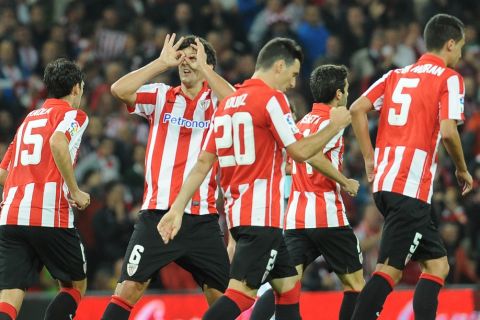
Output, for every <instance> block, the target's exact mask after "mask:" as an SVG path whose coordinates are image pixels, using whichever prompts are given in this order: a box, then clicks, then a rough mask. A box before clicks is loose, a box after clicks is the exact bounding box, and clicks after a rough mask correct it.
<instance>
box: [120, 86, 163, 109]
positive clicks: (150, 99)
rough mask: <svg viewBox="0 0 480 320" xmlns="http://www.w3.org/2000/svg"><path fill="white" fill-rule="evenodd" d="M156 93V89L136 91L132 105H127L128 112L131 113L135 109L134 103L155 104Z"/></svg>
mask: <svg viewBox="0 0 480 320" xmlns="http://www.w3.org/2000/svg"><path fill="white" fill-rule="evenodd" d="M157 93H158V89H157V90H155V92H137V99H136V100H135V103H134V104H133V106H128V105H127V110H128V112H130V113H132V112H134V111H135V105H136V104H151V105H156V103H157Z"/></svg>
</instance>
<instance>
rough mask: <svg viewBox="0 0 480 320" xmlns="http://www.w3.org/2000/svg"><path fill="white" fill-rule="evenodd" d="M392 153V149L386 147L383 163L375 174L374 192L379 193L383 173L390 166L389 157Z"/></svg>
mask: <svg viewBox="0 0 480 320" xmlns="http://www.w3.org/2000/svg"><path fill="white" fill-rule="evenodd" d="M389 153H390V147H386V148H385V150H384V151H383V159H382V162H381V163H380V164H379V165H378V169H377V173H376V174H375V179H374V181H373V192H377V191H378V183H379V182H380V178H381V177H382V176H383V171H384V170H385V167H386V166H387V164H388V155H389Z"/></svg>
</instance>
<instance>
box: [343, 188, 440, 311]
mask: <svg viewBox="0 0 480 320" xmlns="http://www.w3.org/2000/svg"><path fill="white" fill-rule="evenodd" d="M374 199H375V203H376V205H377V207H378V209H379V210H380V212H381V213H382V214H383V216H384V217H385V224H384V226H383V233H382V239H381V241H380V252H379V257H378V262H379V263H378V264H377V267H376V271H375V272H374V273H373V276H372V277H371V278H370V280H369V281H368V282H367V284H366V285H365V288H364V289H363V290H362V292H361V293H360V295H359V297H358V299H357V304H356V306H355V311H354V313H353V316H352V320H360V319H361V320H369V319H376V318H377V317H378V316H379V315H380V312H381V310H382V308H383V304H384V303H385V300H386V299H387V296H388V295H389V294H390V292H392V290H393V287H394V286H395V284H396V283H398V281H399V280H400V279H401V277H402V270H403V269H404V268H405V265H406V264H407V263H408V261H409V260H410V259H411V258H412V256H413V254H414V253H415V251H416V250H417V248H418V246H419V244H420V240H421V239H422V232H423V230H424V229H425V226H426V225H428V224H429V223H430V221H431V219H430V211H429V209H430V206H429V205H428V204H427V203H425V202H422V201H420V200H417V199H414V198H410V197H406V196H403V195H400V194H395V193H391V192H378V193H375V194H374Z"/></svg>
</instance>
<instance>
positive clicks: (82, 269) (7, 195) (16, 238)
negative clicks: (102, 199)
mask: <svg viewBox="0 0 480 320" xmlns="http://www.w3.org/2000/svg"><path fill="white" fill-rule="evenodd" d="M44 82H45V85H46V87H47V90H48V93H49V96H51V97H52V98H50V99H47V100H46V101H45V103H44V104H43V106H42V107H41V108H40V109H38V110H34V111H32V112H30V113H29V114H28V115H27V116H26V118H25V120H24V121H23V123H22V124H21V125H20V127H19V128H18V130H17V133H16V135H15V137H14V140H13V142H12V144H11V145H10V147H9V149H8V151H7V153H6V155H5V157H4V159H3V161H2V164H1V165H0V168H1V169H2V171H1V175H2V179H1V180H3V179H4V177H5V175H6V181H5V187H4V190H3V195H4V197H3V199H4V202H3V205H2V209H1V214H0V289H1V292H0V319H1V320H11V319H15V318H16V315H17V313H18V311H19V310H20V306H21V304H22V301H23V298H24V296H25V291H26V289H27V288H29V287H30V286H31V285H32V284H34V283H35V282H36V281H37V280H38V273H39V271H40V270H41V268H42V267H43V266H45V267H46V268H47V269H48V271H49V272H50V274H51V275H52V276H53V277H54V278H55V279H57V280H58V281H59V284H60V288H61V290H60V293H59V294H58V295H57V296H56V297H55V299H53V301H52V302H51V303H50V305H49V306H48V308H47V311H46V314H45V319H52V320H53V319H73V317H74V316H75V311H76V309H77V306H78V303H79V302H80V299H81V297H82V296H83V295H84V293H85V289H86V262H85V254H84V252H83V245H82V243H81V241H80V237H79V235H78V232H77V230H76V229H75V227H74V226H73V219H74V217H73V211H72V209H71V206H73V207H76V208H79V209H81V210H83V209H85V208H86V207H87V206H88V205H89V203H90V196H89V195H88V194H87V193H85V192H83V191H81V190H80V189H79V188H78V184H77V181H76V180H75V175H74V172H73V162H74V161H75V159H76V155H77V151H78V148H79V146H80V141H81V139H82V134H83V132H84V131H85V129H86V127H87V124H88V118H87V115H86V114H85V113H84V112H83V111H82V110H79V109H78V107H79V105H80V100H81V98H82V94H83V86H84V82H83V74H82V72H81V71H80V69H79V68H78V66H77V65H75V64H74V63H73V62H71V61H68V60H66V59H58V60H55V61H53V62H51V63H49V64H48V65H47V67H46V68H45V74H44ZM6 173H8V174H6ZM0 182H2V181H0ZM68 197H69V199H68ZM67 199H68V200H67ZM69 203H70V205H69Z"/></svg>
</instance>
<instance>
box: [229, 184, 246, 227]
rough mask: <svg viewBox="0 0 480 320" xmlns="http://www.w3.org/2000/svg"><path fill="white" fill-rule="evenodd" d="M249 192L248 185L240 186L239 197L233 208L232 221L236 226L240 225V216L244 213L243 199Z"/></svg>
mask: <svg viewBox="0 0 480 320" xmlns="http://www.w3.org/2000/svg"><path fill="white" fill-rule="evenodd" d="M247 190H248V184H241V185H239V186H238V192H239V196H238V198H237V200H235V203H234V204H233V206H232V221H233V225H234V226H239V225H240V215H241V212H242V197H243V195H244V194H245V192H246V191H247Z"/></svg>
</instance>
